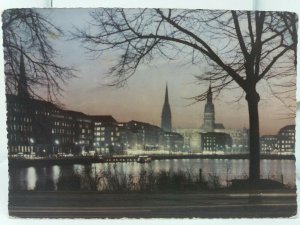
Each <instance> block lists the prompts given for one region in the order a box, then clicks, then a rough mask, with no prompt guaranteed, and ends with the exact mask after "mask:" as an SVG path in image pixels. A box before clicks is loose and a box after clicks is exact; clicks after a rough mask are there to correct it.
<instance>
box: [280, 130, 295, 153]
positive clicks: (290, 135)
mask: <svg viewBox="0 0 300 225" xmlns="http://www.w3.org/2000/svg"><path fill="white" fill-rule="evenodd" d="M278 151H279V153H280V154H294V153H295V125H287V126H285V127H283V128H281V129H280V130H279V132H278Z"/></svg>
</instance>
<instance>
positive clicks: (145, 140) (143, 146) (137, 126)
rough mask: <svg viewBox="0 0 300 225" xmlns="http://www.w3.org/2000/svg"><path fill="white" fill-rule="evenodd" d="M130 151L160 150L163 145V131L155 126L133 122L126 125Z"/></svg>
mask: <svg viewBox="0 0 300 225" xmlns="http://www.w3.org/2000/svg"><path fill="white" fill-rule="evenodd" d="M125 126H126V129H127V140H128V145H129V148H130V149H135V150H158V149H159V148H160V147H161V145H162V143H163V133H164V132H163V130H162V129H161V128H160V127H158V126H155V125H152V124H149V123H144V122H139V121H135V120H132V121H130V122H128V123H125Z"/></svg>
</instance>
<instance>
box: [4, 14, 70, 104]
mask: <svg viewBox="0 0 300 225" xmlns="http://www.w3.org/2000/svg"><path fill="white" fill-rule="evenodd" d="M2 22H3V24H2V29H3V47H4V59H5V67H4V69H5V78H6V91H7V93H11V94H15V93H16V92H17V86H18V79H19V74H20V71H19V70H20V63H21V62H20V58H21V55H22V54H23V56H22V57H23V59H24V62H25V63H24V65H25V71H26V79H27V83H28V89H29V90H28V91H29V93H30V95H31V96H33V97H37V98H47V100H49V101H53V100H56V97H57V95H58V94H60V92H61V91H62V84H63V83H64V82H65V81H66V80H67V79H69V78H71V77H73V76H74V75H73V71H72V69H71V68H69V67H66V66H62V65H59V64H58V63H57V62H56V61H55V57H56V56H57V52H56V51H55V49H53V47H52V44H51V39H57V38H59V37H60V36H61V35H62V34H63V33H62V30H60V29H59V28H57V27H56V26H55V25H54V24H52V23H51V22H50V21H49V20H48V19H47V18H46V17H45V16H42V15H41V14H40V13H38V12H37V11H36V10H34V9H10V10H6V11H5V12H4V13H3V14H2ZM36 88H39V90H43V92H42V94H41V91H39V92H38V91H37V89H36ZM45 94H46V95H45Z"/></svg>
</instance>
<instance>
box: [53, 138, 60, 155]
mask: <svg viewBox="0 0 300 225" xmlns="http://www.w3.org/2000/svg"><path fill="white" fill-rule="evenodd" d="M54 144H55V145H56V146H57V147H56V148H57V154H59V140H57V139H56V140H55V141H54Z"/></svg>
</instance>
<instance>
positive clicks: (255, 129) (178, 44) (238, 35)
mask: <svg viewBox="0 0 300 225" xmlns="http://www.w3.org/2000/svg"><path fill="white" fill-rule="evenodd" d="M90 15H91V18H92V22H91V24H90V27H89V28H88V29H86V30H79V29H78V30H76V32H74V33H75V37H76V38H78V39H79V40H81V41H82V43H83V44H84V46H85V47H86V48H87V49H88V50H89V51H90V53H92V54H95V56H96V55H97V54H99V53H102V52H104V51H114V52H115V53H116V54H117V55H118V56H119V58H118V59H119V60H118V62H117V63H116V65H115V66H113V67H112V68H111V70H110V73H111V74H112V76H113V77H114V78H115V79H114V81H113V83H112V85H117V86H122V85H123V84H124V82H126V80H127V79H128V78H129V77H131V76H132V75H133V74H134V73H135V71H136V70H137V68H138V67H139V65H140V64H142V63H148V62H150V61H152V60H153V59H155V58H157V57H160V56H161V57H164V58H167V59H169V60H172V59H174V58H176V57H178V55H179V54H181V55H183V56H184V57H185V58H187V57H189V62H190V63H192V64H196V65H199V67H201V66H203V65H204V64H207V65H208V68H209V70H208V71H206V72H201V71H200V72H199V76H198V79H199V80H200V81H201V82H203V81H204V82H211V83H212V89H213V91H214V92H220V91H221V90H223V89H225V88H227V89H231V88H239V89H240V90H241V91H242V92H243V93H244V94H245V98H246V101H247V103H248V112H249V126H250V127H249V136H250V146H249V147H250V166H249V177H250V181H252V182H255V181H257V180H258V179H259V178H260V147H259V146H260V145H259V114H258V104H259V101H260V95H259V93H258V92H257V84H258V83H260V82H261V81H262V80H264V81H266V82H268V83H269V84H270V85H272V84H271V83H270V81H271V80H277V81H278V80H280V81H281V82H284V83H285V84H288V83H289V82H290V79H293V78H294V77H295V64H294V62H295V61H294V54H293V51H291V50H292V49H295V45H296V42H297V41H295V40H294V39H293V38H292V37H291V33H289V32H290V29H291V27H292V26H293V27H294V26H295V27H296V23H297V18H296V15H295V14H287V13H280V14H276V13H274V12H258V11H257V12H249V11H208V10H172V9H130V10H125V9H98V10H95V11H92V12H91V13H90ZM288 15H292V16H293V17H294V20H293V21H292V20H289V21H290V22H287V23H285V22H284V20H285V19H287V18H288V17H289V16H288ZM280 26H282V27H280ZM293 29H294V28H293ZM284 68H289V70H288V72H287V71H285V70H284ZM199 70H200V68H199ZM287 87H288V88H289V87H290V85H287ZM206 94H207V93H202V94H200V95H199V96H197V97H196V99H197V100H199V101H200V100H204V99H205V97H206Z"/></svg>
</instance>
